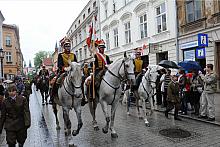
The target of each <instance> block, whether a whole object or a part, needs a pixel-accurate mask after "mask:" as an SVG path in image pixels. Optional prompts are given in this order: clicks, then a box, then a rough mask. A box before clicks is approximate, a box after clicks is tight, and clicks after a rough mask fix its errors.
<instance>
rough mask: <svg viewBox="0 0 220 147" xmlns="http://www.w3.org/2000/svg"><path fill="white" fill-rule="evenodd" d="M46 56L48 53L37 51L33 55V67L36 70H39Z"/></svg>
mask: <svg viewBox="0 0 220 147" xmlns="http://www.w3.org/2000/svg"><path fill="white" fill-rule="evenodd" d="M47 55H48V52H46V51H39V52H37V53H36V54H35V57H34V66H35V68H36V69H38V68H40V66H41V64H42V62H43V59H44V58H47Z"/></svg>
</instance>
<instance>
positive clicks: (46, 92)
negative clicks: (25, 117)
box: [45, 88, 49, 105]
mask: <svg viewBox="0 0 220 147" xmlns="http://www.w3.org/2000/svg"><path fill="white" fill-rule="evenodd" d="M48 91H49V89H48V88H47V89H45V101H46V105H48V102H47V99H48V97H49V94H48Z"/></svg>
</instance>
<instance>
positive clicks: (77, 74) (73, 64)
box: [71, 62, 81, 77]
mask: <svg viewBox="0 0 220 147" xmlns="http://www.w3.org/2000/svg"><path fill="white" fill-rule="evenodd" d="M71 66H72V67H75V68H74V69H75V70H76V72H75V74H76V76H77V77H80V76H81V66H80V64H79V63H77V62H71ZM71 71H72V70H71Z"/></svg>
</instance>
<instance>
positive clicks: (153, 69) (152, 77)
mask: <svg viewBox="0 0 220 147" xmlns="http://www.w3.org/2000/svg"><path fill="white" fill-rule="evenodd" d="M147 68H148V70H147V72H146V73H145V75H144V77H145V78H146V80H147V82H148V84H150V85H151V86H152V88H156V80H157V77H158V76H159V74H158V70H160V68H161V67H160V66H158V65H149V66H148V67H147Z"/></svg>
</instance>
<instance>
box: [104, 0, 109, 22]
mask: <svg viewBox="0 0 220 147" xmlns="http://www.w3.org/2000/svg"><path fill="white" fill-rule="evenodd" d="M104 7H105V18H107V17H108V4H107V3H106V4H105V6H104Z"/></svg>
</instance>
